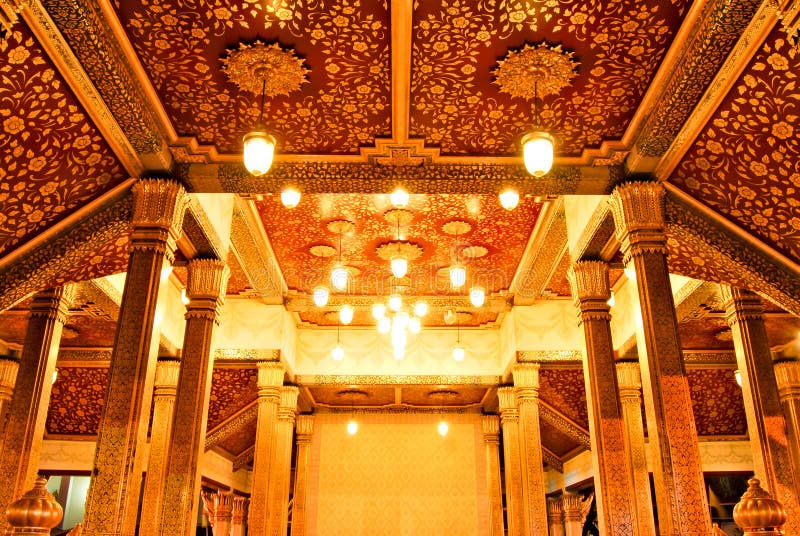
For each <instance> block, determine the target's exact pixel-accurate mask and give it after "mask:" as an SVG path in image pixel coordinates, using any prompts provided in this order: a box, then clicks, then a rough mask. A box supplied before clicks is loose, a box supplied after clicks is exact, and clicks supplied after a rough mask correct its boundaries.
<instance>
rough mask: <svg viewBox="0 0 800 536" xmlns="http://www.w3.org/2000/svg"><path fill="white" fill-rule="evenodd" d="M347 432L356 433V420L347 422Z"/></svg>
mask: <svg viewBox="0 0 800 536" xmlns="http://www.w3.org/2000/svg"><path fill="white" fill-rule="evenodd" d="M347 433H348V434H350V435H356V434H357V433H358V422H356V421H350V422H348V423H347Z"/></svg>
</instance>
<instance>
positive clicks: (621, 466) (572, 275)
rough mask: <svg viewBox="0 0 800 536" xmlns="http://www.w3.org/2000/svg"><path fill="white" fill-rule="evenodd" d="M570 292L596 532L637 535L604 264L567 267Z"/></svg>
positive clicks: (595, 262)
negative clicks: (581, 341)
mask: <svg viewBox="0 0 800 536" xmlns="http://www.w3.org/2000/svg"><path fill="white" fill-rule="evenodd" d="M569 280H570V284H571V286H572V295H573V296H574V297H575V301H576V303H577V305H578V309H579V318H580V323H581V324H583V333H584V337H585V339H586V359H584V360H583V378H584V383H585V385H586V402H587V407H588V410H589V434H590V438H591V445H592V466H593V469H594V490H595V496H596V497H597V520H598V527H599V528H600V533H601V534H614V535H617V534H620V535H622V534H640V531H639V527H638V522H637V521H638V520H637V518H636V507H635V506H636V503H635V502H634V501H631V500H630V496H631V490H633V489H635V488H634V479H633V464H632V463H631V457H630V454H629V452H628V450H627V449H626V448H625V426H624V421H623V419H622V404H621V403H620V401H619V397H618V396H617V371H616V368H615V367H614V343H613V342H612V340H611V313H610V312H609V310H610V307H609V305H608V300H609V298H610V297H611V288H610V285H609V281H608V264H606V263H604V262H599V261H580V262H577V263H575V264H574V265H573V266H572V268H571V269H570V271H569Z"/></svg>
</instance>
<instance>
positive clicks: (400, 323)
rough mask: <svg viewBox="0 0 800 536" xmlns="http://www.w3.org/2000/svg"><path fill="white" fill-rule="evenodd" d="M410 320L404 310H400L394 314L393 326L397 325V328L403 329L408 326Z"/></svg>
mask: <svg viewBox="0 0 800 536" xmlns="http://www.w3.org/2000/svg"><path fill="white" fill-rule="evenodd" d="M410 321H411V318H410V317H409V316H408V313H407V312H405V311H400V312H398V313H397V314H396V315H394V326H395V327H397V329H402V330H405V329H406V328H407V327H408V323H409V322H410Z"/></svg>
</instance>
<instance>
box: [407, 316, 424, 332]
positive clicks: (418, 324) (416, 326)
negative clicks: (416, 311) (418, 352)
mask: <svg viewBox="0 0 800 536" xmlns="http://www.w3.org/2000/svg"><path fill="white" fill-rule="evenodd" d="M408 331H410V332H411V333H413V334H414V335H416V334H418V333H419V332H420V331H422V321H421V320H420V319H419V317H418V316H412V317H411V318H410V319H409V320H408Z"/></svg>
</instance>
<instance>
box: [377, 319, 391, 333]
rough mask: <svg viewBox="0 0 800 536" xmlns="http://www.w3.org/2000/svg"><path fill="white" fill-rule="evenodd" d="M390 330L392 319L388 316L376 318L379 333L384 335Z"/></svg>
mask: <svg viewBox="0 0 800 536" xmlns="http://www.w3.org/2000/svg"><path fill="white" fill-rule="evenodd" d="M391 330H392V319H391V318H389V317H388V316H384V317H383V318H381V319H380V320H378V333H380V334H381V335H386V334H387V333H389V332H390V331H391Z"/></svg>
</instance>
